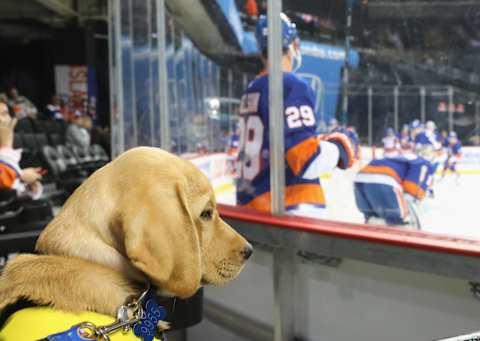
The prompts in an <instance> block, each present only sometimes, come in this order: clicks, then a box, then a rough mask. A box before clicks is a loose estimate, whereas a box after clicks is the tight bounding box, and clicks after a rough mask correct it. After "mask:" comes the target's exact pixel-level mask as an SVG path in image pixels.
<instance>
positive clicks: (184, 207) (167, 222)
mask: <svg viewBox="0 0 480 341" xmlns="http://www.w3.org/2000/svg"><path fill="white" fill-rule="evenodd" d="M58 219H60V220H61V223H59V222H58V221H57V222H55V221H54V223H53V224H50V225H49V226H48V227H47V228H46V230H45V231H44V233H43V234H42V236H41V238H40V240H39V243H38V244H37V248H38V249H39V250H40V251H42V252H44V253H56V254H58V253H60V254H68V255H74V256H80V257H82V258H88V259H90V260H92V261H96V262H99V263H103V264H106V265H110V266H113V267H117V266H116V265H115V264H118V259H112V257H113V258H114V257H116V256H115V255H116V254H118V257H119V258H121V259H122V262H129V263H131V264H133V266H134V267H135V268H136V269H137V270H139V271H140V272H142V273H143V274H144V275H146V276H147V277H148V279H149V280H150V281H151V282H152V284H153V285H155V286H156V287H158V288H159V289H160V290H161V292H163V293H164V294H171V295H175V296H179V297H182V298H185V297H189V296H191V295H193V294H194V293H195V292H196V291H197V290H198V289H199V287H200V286H201V285H202V284H222V283H225V282H228V281H229V280H231V279H233V278H234V277H235V276H236V275H237V274H238V273H239V272H240V270H241V269H242V267H243V265H244V263H245V261H246V259H248V257H249V256H250V254H251V253H252V247H251V245H250V244H249V243H248V242H247V241H246V240H245V239H244V238H243V237H242V236H240V235H239V234H238V233H237V232H235V231H234V230H233V229H232V228H231V227H230V226H229V225H228V224H226V223H225V222H224V221H223V220H222V219H221V218H220V216H219V214H218V211H217V209H216V201H215V196H214V193H213V190H212V187H211V185H210V183H209V181H208V179H207V178H206V176H205V175H204V174H203V173H202V172H201V171H200V170H199V169H198V168H197V167H195V166H194V165H193V164H192V163H190V162H189V161H185V160H183V159H180V158H179V157H177V156H175V155H172V154H170V153H167V152H164V151H162V150H159V149H156V148H146V147H142V148H135V149H132V150H130V151H128V152H126V153H124V154H123V155H121V156H120V157H118V158H117V159H116V160H114V161H113V162H111V163H110V164H109V165H107V166H106V167H104V168H103V169H101V170H100V171H97V172H96V173H95V174H93V175H92V177H91V178H90V179H88V180H87V181H86V182H85V183H84V184H83V185H82V186H81V187H80V188H79V189H78V190H77V191H76V192H75V193H74V194H73V195H72V197H71V198H70V199H69V201H68V202H67V203H66V205H65V207H64V209H63V212H61V214H59V216H58V217H57V218H56V220H58ZM67 220H70V221H67ZM71 220H74V221H73V222H72V221H71ZM75 220H79V221H77V222H75ZM80 220H81V221H80ZM65 225H68V226H65ZM62 229H63V232H62ZM69 229H72V231H74V230H76V233H77V235H78V236H77V238H76V240H75V241H72V238H70V239H69V240H67V241H65V240H63V241H62V240H61V238H60V240H59V237H58V236H59V235H62V233H64V235H68V233H66V230H69ZM82 230H85V231H87V232H88V233H86V234H85V235H86V237H85V239H84V242H82V243H80V242H78V240H79V238H81V237H82ZM92 236H93V238H92ZM102 245H104V246H105V248H102ZM94 246H95V247H94ZM93 248H95V250H90V249H93ZM111 248H114V249H115V251H116V252H113V253H112V252H111ZM74 249H75V250H74ZM103 251H105V252H104V253H103V254H102V252H103ZM117 268H118V267H117Z"/></svg>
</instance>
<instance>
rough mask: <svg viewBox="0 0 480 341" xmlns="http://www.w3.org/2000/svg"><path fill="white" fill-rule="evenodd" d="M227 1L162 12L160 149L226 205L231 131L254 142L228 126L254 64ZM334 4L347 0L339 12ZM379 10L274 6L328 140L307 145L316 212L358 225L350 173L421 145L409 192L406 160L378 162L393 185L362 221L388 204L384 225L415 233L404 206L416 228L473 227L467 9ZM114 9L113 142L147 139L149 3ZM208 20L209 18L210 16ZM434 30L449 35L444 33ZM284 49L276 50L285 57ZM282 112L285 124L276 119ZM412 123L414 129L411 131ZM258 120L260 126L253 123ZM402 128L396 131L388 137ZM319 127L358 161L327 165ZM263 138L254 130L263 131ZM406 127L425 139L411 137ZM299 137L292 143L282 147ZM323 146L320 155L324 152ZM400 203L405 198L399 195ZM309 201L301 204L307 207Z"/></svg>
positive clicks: (237, 11) (154, 59)
mask: <svg viewBox="0 0 480 341" xmlns="http://www.w3.org/2000/svg"><path fill="white" fill-rule="evenodd" d="M178 3H180V2H178ZM240 3H241V2H237V1H233V0H232V1H229V0H222V1H214V2H202V6H204V7H205V8H206V9H207V12H208V13H210V12H212V13H213V11H215V15H214V16H209V15H208V16H203V17H202V16H201V15H199V16H194V15H190V16H189V15H182V16H175V13H177V12H176V11H175V10H172V12H171V13H167V18H166V45H167V46H166V54H167V71H168V100H169V113H170V131H171V145H172V151H173V152H175V153H177V154H179V155H182V156H183V157H185V158H188V159H190V160H192V162H194V163H195V164H197V165H198V166H199V167H200V168H201V169H202V170H204V172H205V173H206V174H207V176H209V178H210V179H211V181H212V184H213V185H214V187H215V189H216V190H217V192H218V199H219V201H220V202H227V203H231V204H234V203H235V202H236V200H235V198H236V190H235V184H236V183H238V180H239V179H238V177H239V176H240V175H241V174H240V173H237V172H236V169H237V167H236V166H238V165H239V164H240V163H239V162H238V161H242V158H244V157H245V154H240V155H239V154H238V153H239V145H241V144H242V143H245V139H248V141H249V143H250V142H252V141H254V140H255V138H254V137H255V131H254V130H255V129H253V128H252V127H250V128H252V129H250V128H249V130H248V131H249V133H248V134H247V133H246V131H245V128H246V126H243V123H240V122H241V120H239V117H240V114H239V112H240V109H239V108H240V103H241V102H240V101H241V98H242V95H243V94H244V92H245V90H246V89H247V88H248V86H249V84H250V82H252V81H253V80H255V79H256V75H257V74H258V73H259V72H260V71H261V69H262V61H261V57H260V53H259V50H258V47H257V43H256V39H255V35H254V31H255V27H256V25H257V23H258V13H257V15H254V13H253V12H251V10H252V9H248V10H247V9H246V8H243V5H242V6H238V4H240ZM257 3H258V12H259V13H261V12H264V11H265V6H264V2H263V1H258V2H257ZM438 3H442V1H440V2H436V4H438ZM175 4H177V2H175ZM348 4H352V11H351V17H348V15H349V14H348V11H347V7H346V6H348ZM384 5H385V2H382V1H375V0H372V1H351V2H350V1H345V2H336V1H333V0H332V1H324V2H322V4H321V5H319V6H312V5H309V4H307V2H304V1H298V2H297V1H290V0H288V1H284V12H285V13H286V14H287V15H288V16H289V17H290V19H291V21H292V22H294V23H295V24H296V28H297V32H298V36H299V38H300V51H301V54H302V63H301V67H300V68H298V69H297V70H296V71H295V74H296V77H299V78H301V79H303V80H304V81H305V82H306V83H307V85H308V89H309V90H308V92H310V93H311V95H312V103H311V106H312V111H313V115H314V119H315V124H314V131H315V134H316V135H319V136H321V137H320V140H321V141H323V142H321V143H324V142H330V144H325V143H324V147H323V148H321V150H320V151H319V152H318V155H321V157H322V158H325V159H322V161H321V162H319V164H320V166H321V167H319V172H318V175H319V176H320V185H318V187H319V188H321V189H322V191H323V194H324V197H325V207H324V208H323V212H324V213H323V214H324V217H326V218H329V219H334V220H339V221H351V222H356V223H363V222H365V220H366V218H370V215H369V214H367V213H365V212H363V213H362V211H365V210H364V208H362V207H360V206H361V203H359V200H360V199H359V197H358V196H357V197H356V196H355V193H356V192H355V191H356V187H358V186H357V185H356V183H363V182H362V181H366V180H365V179H363V180H361V179H362V178H364V176H363V175H362V174H366V173H369V172H370V171H371V170H372V169H373V168H368V169H369V170H368V169H366V168H365V167H366V166H367V165H370V166H375V163H378V164H377V166H379V165H381V164H382V163H385V164H388V163H389V162H390V161H391V160H390V161H389V160H385V159H384V157H385V156H395V157H401V156H403V157H406V158H418V155H416V154H418V153H419V149H421V151H420V153H421V154H422V155H423V156H422V157H423V158H428V159H430V160H427V161H428V162H429V164H428V175H427V176H426V177H422V178H421V177H420V175H422V174H423V173H422V172H421V171H420V172H417V173H418V174H417V177H416V178H415V179H414V180H413V182H415V186H416V187H415V188H416V189H417V190H418V192H415V193H413V192H412V188H409V187H408V186H407V187H406V186H405V180H406V178H405V176H406V174H407V173H408V171H407V170H409V169H413V168H414V167H415V165H413V164H412V162H410V161H405V160H399V159H396V160H395V161H393V162H394V163H395V162H396V163H398V164H401V165H400V166H399V165H396V166H392V167H393V168H395V167H397V168H395V169H393V173H389V174H383V173H382V177H383V180H384V182H385V181H386V182H388V184H384V185H390V187H391V188H390V189H389V191H390V192H389V193H390V194H392V193H394V194H395V193H396V192H395V191H397V192H399V193H401V195H399V196H393V197H392V198H393V199H392V198H390V199H392V205H394V206H395V207H394V208H390V207H381V204H378V205H374V207H369V208H368V210H370V212H373V213H375V214H372V216H375V215H380V216H381V215H382V214H383V213H381V212H387V211H388V212H394V215H395V214H396V215H398V217H397V218H402V219H403V220H402V221H400V219H398V220H396V223H395V224H393V223H392V220H389V221H383V223H388V224H389V225H398V224H400V226H410V227H412V226H414V227H418V224H417V223H414V222H415V221H417V219H416V218H414V216H415V215H414V214H412V213H411V212H414V211H415V212H416V215H417V216H418V219H419V221H420V222H421V225H422V229H424V230H427V231H433V232H437V231H439V232H440V231H441V232H457V233H463V234H468V235H475V231H474V229H473V228H472V224H471V223H470V222H471V221H474V219H473V212H474V208H472V207H471V204H470V203H472V202H475V200H471V198H473V196H474V195H475V193H474V188H476V187H478V183H479V182H480V181H479V180H477V179H478V174H480V149H478V147H474V146H473V145H474V144H476V145H478V144H480V138H479V136H480V131H479V130H480V104H479V103H480V98H479V96H478V93H477V90H478V85H479V84H480V76H479V72H480V70H478V65H477V64H475V62H474V61H475V60H476V57H477V54H478V46H477V45H478V44H477V40H478V38H477V37H476V34H475V33H474V32H476V31H477V30H476V28H477V26H478V23H477V21H478V20H477V19H476V17H475V16H474V15H465V13H469V12H470V10H471V8H470V7H471V6H470V7H469V5H466V4H465V3H461V4H460V3H458V4H457V5H453V2H446V3H445V4H442V6H441V7H442V8H443V10H442V11H440V10H438V9H437V8H435V6H434V5H431V6H430V5H429V4H428V3H427V2H422V10H420V7H418V6H419V3H418V2H414V1H402V2H396V5H395V9H394V10H392V9H391V8H389V7H388V6H384ZM179 6H180V5H179ZM173 7H174V6H173ZM473 7H474V8H476V6H473ZM120 12H121V25H120V28H121V31H120V33H121V48H120V49H118V50H116V51H117V52H119V53H120V56H119V58H117V59H118V60H120V61H121V73H116V74H119V75H120V76H121V80H120V81H121V84H122V88H121V92H120V91H119V92H118V93H119V94H122V96H121V100H118V103H119V107H121V110H120V109H119V110H120V111H121V114H122V115H123V116H122V117H123V118H122V119H121V124H123V128H119V129H120V130H121V132H122V133H123V135H124V139H123V140H124V142H125V148H129V147H132V146H135V145H138V144H151V145H158V144H159V130H160V126H159V114H158V113H159V99H158V94H159V92H160V88H159V82H158V76H159V75H158V55H157V53H158V52H157V39H156V24H155V22H156V18H155V13H156V9H155V1H153V0H150V1H131V0H130V1H129V0H122V1H121V2H120ZM187 12H188V11H187ZM187 12H186V13H187ZM188 13H190V12H188ZM191 13H193V11H192V12H191ZM447 13H448V15H447ZM212 17H216V18H217V19H218V18H223V19H222V20H212ZM350 22H351V23H352V24H351V26H349V25H348V23H350ZM427 22H428V24H426V23H427ZM207 24H208V25H207ZM447 26H448V27H451V29H448V30H446V29H445V27H447ZM212 27H216V29H215V30H213V29H212ZM291 52H292V51H290V50H289V49H286V51H285V53H286V55H288V54H289V53H291ZM291 57H295V56H294V54H292V55H291ZM292 60H293V59H292ZM347 71H348V72H347ZM287 90H288V89H287ZM287 90H285V91H287ZM119 96H120V95H119ZM309 96H310V95H309ZM112 100H114V99H112ZM302 100H303V99H302ZM267 102H268V100H265V103H267ZM297 104H298V103H297ZM293 106H295V105H293ZM265 113H268V110H266V111H265ZM114 114H115V113H114ZM282 115H283V116H285V115H286V113H283V114H282ZM298 115H299V117H301V114H300V113H299V114H298ZM280 116H281V115H280V114H279V118H280ZM286 116H288V115H286ZM119 117H120V116H119ZM283 119H284V120H285V122H286V124H288V123H289V122H288V119H287V118H285V117H283ZM333 119H335V120H336V123H335V121H334V120H333ZM291 120H293V121H295V119H291ZM416 120H418V123H419V124H420V126H419V127H418V128H415V130H414V131H413V130H412V129H413V127H414V126H415V125H416V124H417V122H416ZM429 121H433V122H434V123H435V126H433V125H432V124H431V123H428V122H429ZM299 122H300V121H299ZM302 122H303V121H302ZM244 123H245V122H244ZM267 123H268V122H266V121H262V124H263V125H264V128H265V127H266V126H267V125H268V124H267ZM427 123H428V124H427ZM302 124H303V123H302ZM422 124H423V126H422ZM118 126H119V125H118ZM403 127H406V128H408V129H407V130H408V131H407V130H405V131H406V133H405V135H404V136H403V137H402V135H401V130H402V128H403ZM389 128H391V129H392V130H393V131H392V130H390V129H389ZM242 129H243V133H244V134H243V139H244V140H242V139H241V135H242V134H240V133H241V131H240V130H242ZM432 129H433V130H432ZM333 130H336V132H337V133H341V134H344V135H346V136H347V137H348V139H347V141H350V142H352V143H353V145H352V146H353V147H354V148H353V149H354V150H357V145H356V143H357V142H355V141H357V139H356V138H355V132H356V134H358V141H359V142H360V145H361V147H359V148H358V150H359V151H360V152H359V153H356V156H357V158H358V160H357V161H356V162H355V163H354V165H353V167H350V168H349V169H346V170H340V169H339V167H335V166H339V165H340V163H339V162H340V161H338V160H340V159H339V157H345V153H347V154H348V150H349V149H348V148H345V147H342V146H341V142H338V141H334V139H333V138H332V136H330V135H329V134H330V133H332V131H333ZM451 131H455V132H456V134H457V136H458V140H459V141H460V142H461V143H462V144H463V148H462V149H461V150H462V152H461V153H459V152H458V150H457V149H456V147H454V142H455V139H454V138H453V137H452V138H451V139H450V141H451V142H452V143H451V144H450V145H449V143H448V142H447V140H448V139H447V140H446V139H445V138H443V139H442V138H441V137H440V136H441V134H442V133H443V135H448V134H449V133H450V132H451ZM263 134H264V135H263V137H265V136H266V135H265V134H267V130H265V131H264V132H263ZM288 134H289V132H288V129H287V135H288ZM295 134H297V133H295ZM119 135H120V134H119ZM287 135H286V136H287ZM417 135H418V136H421V138H423V140H424V141H427V143H424V142H421V139H419V138H418V137H416V136H417ZM288 136H289V138H290V137H291V136H293V135H291V136H290V135H288ZM295 136H297V135H295ZM298 136H299V135H298ZM309 136H310V135H309ZM312 136H313V135H312ZM451 136H453V134H452V135H451ZM260 140H261V142H260V143H259V145H260V148H259V150H260V151H258V150H257V152H258V153H259V154H258V153H257V154H258V155H257V156H258V160H260V161H259V162H258V164H260V167H263V166H264V165H266V164H268V160H269V150H267V149H266V148H264V147H265V146H264V145H263V144H264V143H266V142H265V141H267V140H265V139H263V138H262V139H260ZM260 140H259V141H260ZM303 140H304V138H303V137H302V138H300V137H299V138H298V141H297V142H295V143H293V144H292V145H289V146H287V149H289V148H291V147H292V146H293V145H296V144H299V143H300V142H302V141H303ZM428 141H430V142H428ZM432 141H433V142H432ZM290 142H291V141H290ZM332 143H333V145H332ZM425 144H427V145H431V146H432V148H433V149H434V152H432V150H431V149H432V148H424V147H422V145H425ZM312 146H314V144H312ZM256 147H258V146H256ZM420 147H421V148H420ZM312 148H313V147H312ZM329 148H330V150H331V151H333V152H332V153H333V154H331V155H330V154H329V152H328V151H327V150H329ZM387 149H388V150H387ZM299 150H300V149H299ZM312 150H313V149H312ZM244 152H245V150H244ZM286 153H288V150H287V151H286ZM312 155H313V154H312ZM315 155H316V154H315ZM295 158H298V155H296V156H295ZM335 158H337V159H335ZM333 159H335V160H336V161H335V162H334V161H332V160H333ZM287 161H288V160H287ZM303 161H305V160H303ZM303 161H302V162H303ZM242 162H247V163H248V165H247V167H250V166H252V165H253V164H252V162H254V160H253V159H252V158H250V159H248V158H247V159H243V161H242ZM287 163H288V162H287ZM453 163H455V164H456V166H455V167H456V171H454V169H455V167H454V165H453ZM306 164H308V163H306ZM306 164H305V165H306ZM425 165H427V164H425ZM244 166H245V165H244ZM390 166H391V165H390ZM390 166H388V167H390ZM292 167H293V166H292V165H290V164H287V165H286V169H287V170H286V171H287V173H288V172H290V173H292V172H294V173H298V174H300V175H299V177H298V181H299V182H298V183H297V184H300V183H301V184H304V181H305V178H303V177H304V173H303V172H304V171H305V169H307V168H305V169H296V170H295V171H294V170H293V168H292ZM385 167H387V166H385ZM412 167H413V168H412ZM340 168H341V167H340ZM374 168H375V167H374ZM434 168H436V172H434ZM262 169H263V168H262ZM375 169H377V168H375ZM382 169H383V170H385V168H382ZM444 169H446V171H445V173H444V172H443V170H444ZM420 170H422V168H420ZM392 174H394V175H395V174H396V175H398V177H395V176H393V177H392V176H391V175H392ZM443 175H445V176H444V177H443ZM288 176H290V178H289V177H288ZM288 176H287V179H289V180H288V181H292V179H293V178H294V177H293V178H292V175H291V174H290V175H288ZM368 176H369V175H368ZM389 176H390V178H388V177H389ZM422 176H423V175H422ZM387 178H388V180H385V179H387ZM442 178H443V180H442ZM359 179H360V180H359ZM427 179H428V181H427ZM407 180H408V179H407ZM410 180H411V179H410ZM265 181H268V180H265ZM372 181H373V180H372ZM375 181H376V180H375ZM307 182H308V181H307ZM307 182H305V183H307ZM369 187H372V186H369ZM393 188H395V189H396V190H395V191H394V190H393ZM250 189H251V188H250ZM357 189H358V188H357ZM264 190H266V188H264ZM418 193H421V194H422V195H418ZM424 193H425V194H426V195H425V197H424V198H421V197H423V194H424ZM259 194H260V195H261V194H265V191H263V192H262V191H260V192H259ZM357 194H358V193H357ZM397 194H398V193H397ZM395 195H396V194H395ZM410 197H414V198H415V197H416V198H415V199H411V200H410V199H408V198H410ZM399 198H400V199H399ZM310 199H311V198H310ZM310 199H308V200H307V202H308V203H309V204H312V203H313V202H311V201H309V200H310ZM397 199H398V200H400V201H395V200H397ZM404 199H405V200H407V201H405V200H404ZM408 200H410V202H408ZM313 201H315V200H313ZM382 202H386V201H385V200H383V201H382ZM400 204H401V205H400ZM372 205H373V204H372ZM402 205H403V206H402ZM405 205H407V206H408V207H409V210H408V211H409V212H410V214H405V215H404V216H405V217H407V216H408V218H405V217H404V216H402V215H403V213H405V212H406V211H405V212H403V211H402V207H405ZM457 206H458V207H457ZM452 207H455V210H458V212H462V213H461V214H460V215H461V216H462V217H463V218H464V219H462V221H458V220H456V221H455V222H453V221H452V220H449V219H447V218H446V217H444V212H449V210H451V209H452ZM377 208H378V210H379V212H380V211H381V212H380V213H378V212H376V209H377ZM382 210H383V211H382ZM402 212H403V213H402ZM400 216H402V217H400ZM380 218H382V219H383V220H385V217H380ZM444 218H445V219H444ZM452 219H453V218H452ZM394 220H395V219H394ZM397 223H398V224H397ZM446 225H449V226H456V228H457V230H456V231H450V230H448V228H447V227H446Z"/></svg>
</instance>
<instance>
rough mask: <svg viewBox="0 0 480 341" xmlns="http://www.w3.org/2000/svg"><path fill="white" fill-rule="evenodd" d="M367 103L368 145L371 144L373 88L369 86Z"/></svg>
mask: <svg viewBox="0 0 480 341" xmlns="http://www.w3.org/2000/svg"><path fill="white" fill-rule="evenodd" d="M367 97H368V100H367V103H368V109H367V110H368V122H367V123H368V145H369V146H372V145H373V101H372V97H373V90H372V87H371V86H369V87H368V90H367Z"/></svg>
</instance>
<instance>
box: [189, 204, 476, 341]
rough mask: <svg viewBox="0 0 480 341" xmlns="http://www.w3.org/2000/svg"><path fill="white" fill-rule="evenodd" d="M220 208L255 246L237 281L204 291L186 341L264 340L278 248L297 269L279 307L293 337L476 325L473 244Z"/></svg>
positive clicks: (381, 336) (442, 334)
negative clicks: (201, 315) (200, 315)
mask: <svg viewBox="0 0 480 341" xmlns="http://www.w3.org/2000/svg"><path fill="white" fill-rule="evenodd" d="M221 212H222V213H223V216H224V218H225V219H226V220H227V221H228V222H229V223H230V224H232V226H234V227H235V228H236V229H237V230H238V231H239V232H240V233H242V234H243V235H245V236H246V237H247V238H248V239H249V240H250V241H252V242H254V243H255V245H256V250H255V253H254V257H253V259H252V260H251V261H250V262H249V263H248V265H247V266H246V267H245V269H244V271H243V272H242V273H241V274H240V276H239V278H237V279H236V280H235V281H233V282H232V283H231V284H229V285H227V286H225V287H222V288H207V290H206V298H207V301H206V307H205V317H206V320H205V321H204V322H203V323H202V324H200V325H199V326H197V327H194V328H192V329H191V330H190V331H189V336H190V337H191V339H194V340H231V341H243V340H267V339H269V337H271V335H272V330H273V325H274V321H273V318H272V316H273V315H272V312H273V309H274V306H275V301H276V300H275V297H274V294H273V292H274V291H273V288H274V286H273V266H274V258H275V257H278V250H280V252H284V253H288V252H289V251H288V250H296V251H295V254H294V260H295V261H294V264H295V265H294V267H293V268H292V269H291V268H289V266H288V264H286V265H285V271H293V273H294V281H295V282H294V290H293V295H292V297H291V300H290V302H291V305H288V306H287V307H286V309H293V312H294V314H293V315H294V325H295V335H296V336H297V337H302V338H303V339H305V340H319V341H331V340H365V341H367V340H392V341H393V340H435V339H440V338H446V337H449V336H454V335H462V334H467V333H470V332H474V331H477V330H479V329H480V322H479V321H478V316H479V314H480V301H479V300H478V299H477V298H475V297H474V295H473V294H472V292H471V285H470V282H475V281H479V280H480V245H479V243H478V242H477V241H475V240H471V239H466V238H452V237H449V236H441V235H432V234H429V233H425V232H418V231H405V230H404V231H399V230H395V229H391V228H383V227H371V226H370V227H364V226H361V225H356V224H343V223H342V224H340V223H332V222H326V221H313V220H309V219H307V218H301V219H299V218H285V217H283V218H275V217H269V216H267V215H263V214H258V213H245V212H243V211H242V210H239V209H237V208H230V207H224V208H221ZM274 250H277V251H276V252H275V251H274ZM297 251H302V252H301V253H300V254H297ZM305 255H306V256H305ZM235 321H236V322H235ZM242 326H243V327H242Z"/></svg>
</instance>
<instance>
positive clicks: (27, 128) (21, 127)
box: [15, 118, 33, 133]
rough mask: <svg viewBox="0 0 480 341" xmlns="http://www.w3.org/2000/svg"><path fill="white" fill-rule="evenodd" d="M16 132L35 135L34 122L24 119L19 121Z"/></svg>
mask: <svg viewBox="0 0 480 341" xmlns="http://www.w3.org/2000/svg"><path fill="white" fill-rule="evenodd" d="M15 132H19V133H33V125H32V120H31V119H29V118H22V119H20V120H18V122H17V125H16V126H15Z"/></svg>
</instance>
